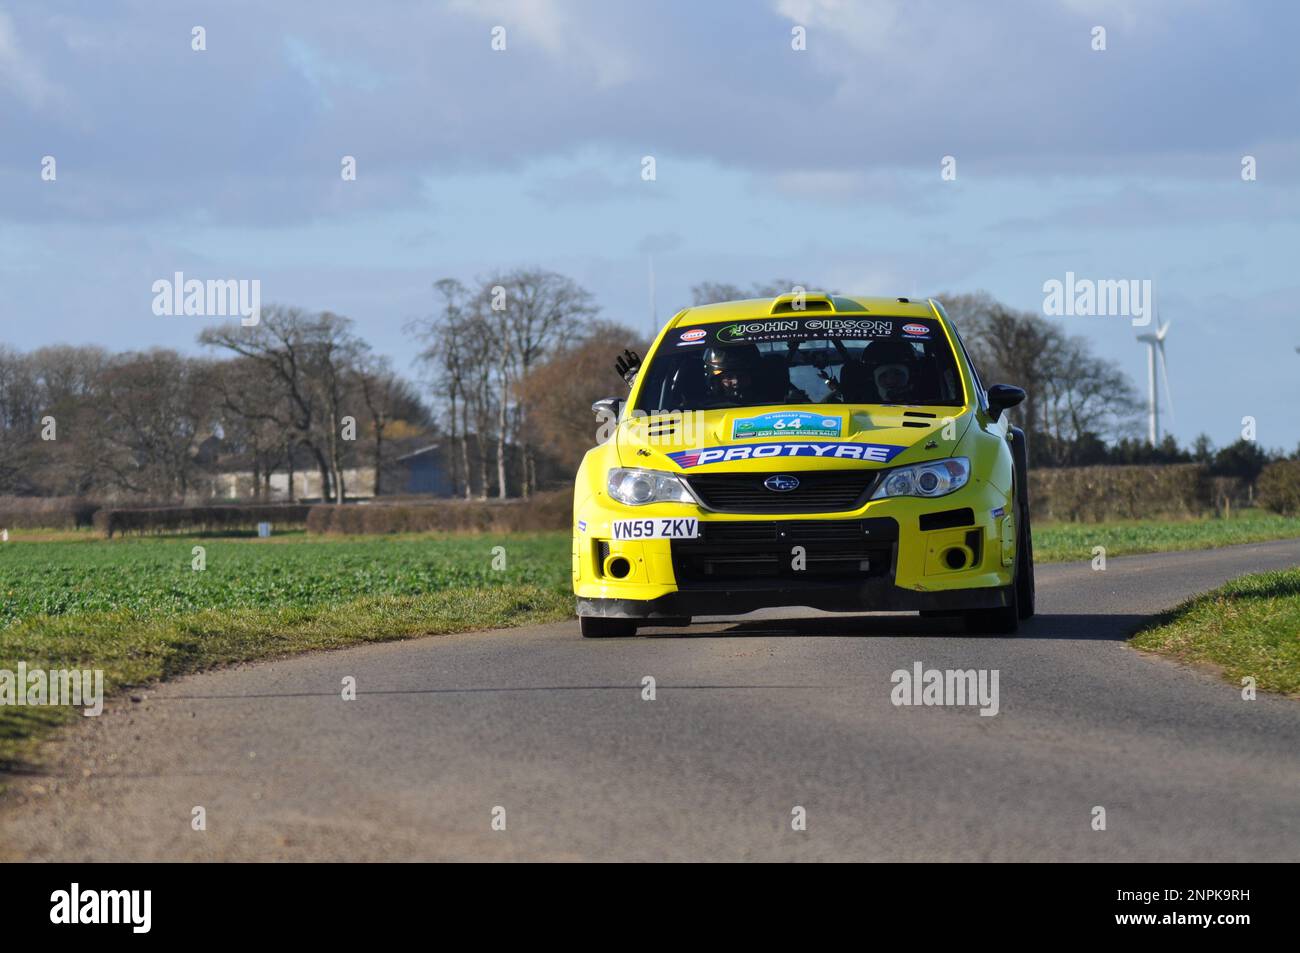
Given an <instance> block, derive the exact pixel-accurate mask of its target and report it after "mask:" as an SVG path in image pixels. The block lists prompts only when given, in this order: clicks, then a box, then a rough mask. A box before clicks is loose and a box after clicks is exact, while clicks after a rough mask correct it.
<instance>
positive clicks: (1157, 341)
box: [1138, 316, 1174, 447]
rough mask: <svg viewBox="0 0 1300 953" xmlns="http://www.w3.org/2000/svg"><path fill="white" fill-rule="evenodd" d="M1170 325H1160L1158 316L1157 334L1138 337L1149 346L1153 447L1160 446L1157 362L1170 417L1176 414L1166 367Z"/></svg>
mask: <svg viewBox="0 0 1300 953" xmlns="http://www.w3.org/2000/svg"><path fill="white" fill-rule="evenodd" d="M1170 323H1171V322H1169V321H1166V322H1165V323H1164V324H1160V318H1159V316H1157V317H1156V324H1157V329H1156V332H1155V334H1139V335H1138V340H1139V341H1141V342H1143V343H1144V344H1145V345H1146V346H1147V439H1148V440H1150V441H1151V446H1153V447H1155V446H1158V445H1159V444H1160V401H1159V399H1158V397H1157V394H1158V392H1157V390H1156V362H1157V360H1158V361H1159V362H1160V376H1161V377H1162V378H1163V379H1164V383H1165V399H1166V400H1167V401H1168V403H1169V415H1170V416H1171V417H1172V416H1173V412H1174V399H1173V395H1172V394H1171V393H1170V392H1169V369H1168V367H1166V365H1165V335H1167V334H1168V333H1169V325H1170Z"/></svg>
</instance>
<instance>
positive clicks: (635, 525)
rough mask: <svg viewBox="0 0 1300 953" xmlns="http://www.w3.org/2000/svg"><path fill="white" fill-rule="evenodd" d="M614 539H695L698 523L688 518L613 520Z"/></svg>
mask: <svg viewBox="0 0 1300 953" xmlns="http://www.w3.org/2000/svg"><path fill="white" fill-rule="evenodd" d="M613 530H614V538H615V539H695V538H696V537H697V536H699V535H700V521H699V520H697V519H694V518H690V517H683V518H680V519H679V518H675V517H671V516H668V517H656V518H651V519H643V520H614V521H613Z"/></svg>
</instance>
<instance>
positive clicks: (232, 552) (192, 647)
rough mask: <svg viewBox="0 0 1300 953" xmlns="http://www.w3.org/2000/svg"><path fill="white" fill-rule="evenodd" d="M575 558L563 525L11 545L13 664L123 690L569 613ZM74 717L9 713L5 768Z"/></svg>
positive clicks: (6, 596)
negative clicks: (230, 667) (442, 532)
mask: <svg viewBox="0 0 1300 953" xmlns="http://www.w3.org/2000/svg"><path fill="white" fill-rule="evenodd" d="M195 546H203V547H204V548H205V549H206V568H205V569H204V570H202V571H198V572H196V571H195V570H194V569H193V568H192V562H193V559H194V556H193V553H192V550H193V547H195ZM495 547H503V549H504V560H505V563H504V568H499V569H498V568H494V565H493V563H494V559H497V565H498V566H499V565H500V560H499V558H498V555H499V554H496V553H494V551H493V550H494V548H495ZM569 564H570V555H569V540H568V538H567V537H566V536H564V535H563V534H559V533H548V534H536V535H532V534H529V535H522V534H521V535H516V536H456V537H441V538H437V537H415V538H411V537H407V538H379V539H341V540H340V539H335V538H318V537H307V536H305V535H301V534H299V535H296V536H293V535H291V536H286V537H281V538H279V539H272V540H254V539H248V540H222V539H194V538H191V539H128V540H115V541H112V542H107V541H103V540H98V539H94V538H90V537H86V538H82V539H77V540H73V541H66V540H64V541H58V542H40V543H37V542H9V543H5V544H2V545H0V668H9V669H10V670H13V669H14V668H15V667H16V665H17V662H18V660H23V661H25V662H26V663H27V665H28V667H29V668H37V667H40V668H45V669H47V670H51V669H63V668H98V669H103V671H104V681H105V687H106V691H108V692H111V691H115V690H120V689H123V688H125V687H128V686H132V685H141V684H145V683H148V682H151V681H155V680H157V679H161V678H170V677H175V676H177V675H182V674H186V673H189V672H194V671H199V670H201V669H204V668H212V667H214V666H219V665H224V664H230V663H233V662H239V661H248V660H253V659H261V658H269V657H274V656H277V655H283V654H287V653H290V652H300V651H305V650H308V649H327V648H339V647H342V646H346V645H354V644H357V643H361V642H373V641H384V640H389V639H398V638H407V637H411V636H418V635H435V634H441V633H447V632H464V631H469V630H473V629H488V628H501V627H504V626H510V625H524V624H528V623H535V622H548V621H555V620H558V619H562V618H565V617H566V616H569V615H571V614H572V612H573V596H572V593H571V592H570V591H569ZM73 717H76V713H75V712H74V711H72V710H71V709H68V708H52V707H44V708H36V707H23V708H16V707H4V708H0V766H3V765H4V764H6V763H13V762H15V761H21V760H26V759H28V758H30V757H31V756H32V755H33V749H32V743H33V742H32V739H33V738H34V737H39V735H41V734H42V733H43V730H44V729H46V728H48V727H50V726H53V725H55V724H59V723H61V722H63V721H66V720H68V719H70V718H73Z"/></svg>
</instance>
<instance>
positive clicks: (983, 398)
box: [948, 321, 989, 410]
mask: <svg viewBox="0 0 1300 953" xmlns="http://www.w3.org/2000/svg"><path fill="white" fill-rule="evenodd" d="M948 326H949V327H951V328H952V336H953V337H954V338H956V339H957V346H958V347H960V348H961V353H962V356H963V357H964V358H966V363H967V364H969V365H970V371H971V376H972V377H973V378H974V380H975V399H976V400H977V401H978V402H979V405H980V409H981V410H988V409H989V395H988V391H987V390H986V389H985V387H984V381H983V380H981V379H980V372H979V368H977V367H976V366H975V362H974V361H972V360H971V357H970V352H969V351H967V350H966V342H965V341H963V340H962V339H961V334H959V333H958V331H957V325H955V324H953V323H952V322H951V321H950V322H949V323H948Z"/></svg>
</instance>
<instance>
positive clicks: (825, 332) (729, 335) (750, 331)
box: [716, 318, 894, 344]
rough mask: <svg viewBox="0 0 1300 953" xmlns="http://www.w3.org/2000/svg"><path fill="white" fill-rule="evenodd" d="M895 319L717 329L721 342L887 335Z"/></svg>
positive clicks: (774, 323)
mask: <svg viewBox="0 0 1300 953" xmlns="http://www.w3.org/2000/svg"><path fill="white" fill-rule="evenodd" d="M893 334H894V322H892V321H877V320H873V319H868V318H807V319H805V320H803V321H788V320H782V321H747V322H744V323H741V324H724V325H723V326H722V327H720V328H718V330H717V335H716V336H717V340H718V343H719V344H728V343H733V342H740V341H774V340H778V341H798V340H808V339H816V338H826V337H846V338H887V337H892V336H893Z"/></svg>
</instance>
